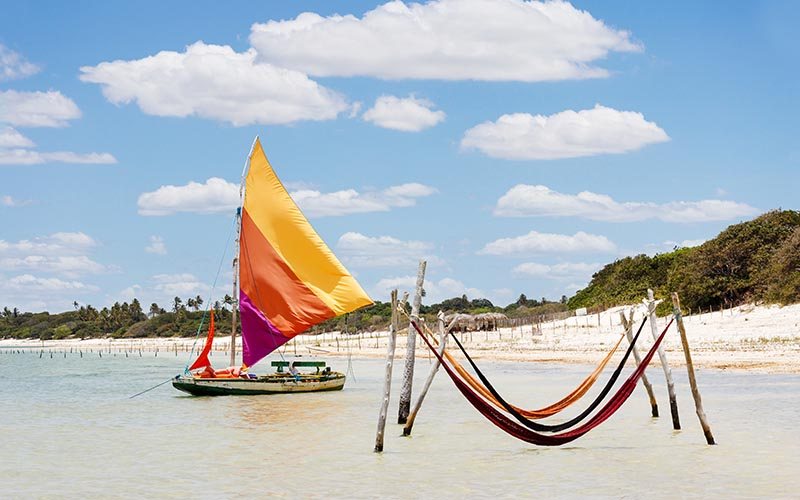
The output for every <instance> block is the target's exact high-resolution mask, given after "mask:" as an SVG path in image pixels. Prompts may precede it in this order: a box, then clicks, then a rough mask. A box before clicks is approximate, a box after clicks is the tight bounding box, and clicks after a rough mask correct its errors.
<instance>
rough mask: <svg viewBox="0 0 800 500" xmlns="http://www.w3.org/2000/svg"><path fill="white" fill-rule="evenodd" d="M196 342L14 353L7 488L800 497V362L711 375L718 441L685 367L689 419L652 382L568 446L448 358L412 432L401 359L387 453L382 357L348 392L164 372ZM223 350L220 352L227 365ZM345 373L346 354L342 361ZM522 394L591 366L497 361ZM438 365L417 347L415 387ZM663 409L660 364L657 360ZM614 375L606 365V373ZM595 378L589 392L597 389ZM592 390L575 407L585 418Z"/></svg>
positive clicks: (681, 380)
mask: <svg viewBox="0 0 800 500" xmlns="http://www.w3.org/2000/svg"><path fill="white" fill-rule="evenodd" d="M183 356H184V353H179V356H178V357H176V356H175V355H174V354H172V353H169V354H166V355H165V354H164V353H163V352H162V353H161V354H160V355H159V356H158V357H155V356H154V354H153V353H152V352H151V353H144V355H143V356H142V357H139V356H138V354H132V355H131V356H129V357H125V356H124V355H123V354H121V353H118V354H117V355H116V356H114V355H112V354H108V353H106V354H105V355H104V357H103V358H100V357H99V355H98V354H97V353H96V352H95V353H94V354H93V355H90V354H88V353H85V354H84V357H83V358H81V357H79V356H78V355H77V354H76V353H71V354H67V357H66V358H64V357H63V354H56V355H54V357H53V358H50V357H49V356H48V355H47V354H45V355H44V356H43V357H41V358H40V357H39V355H38V353H36V354H31V353H29V354H10V353H9V351H0V379H1V380H3V383H2V385H0V401H2V403H1V404H0V409H1V410H2V418H0V436H1V437H0V442H2V447H1V448H0V449H2V454H1V455H0V478H3V479H2V480H0V497H3V498H31V497H48V498H74V497H89V498H98V497H103V498H110V497H111V498H113V497H120V498H129V497H148V498H153V497H158V498H188V497H198V498H233V497H239V496H250V497H252V496H256V497H259V496H275V497H287V498H295V497H298V496H303V497H312V498H314V497H316V498H323V497H324V498H376V497H402V498H431V497H434V496H437V497H441V498H462V497H469V498H489V497H492V498H515V497H528V498H533V497H543V496H548V497H594V498H641V497H645V496H646V497H648V498H754V497H768V498H797V497H798V496H800V474H799V473H798V471H800V437H798V434H797V425H798V421H800V418H798V417H800V376H796V375H763V374H753V373H742V372H724V371H702V372H700V373H699V374H698V378H699V383H700V388H701V391H702V394H703V402H704V406H705V409H706V413H707V414H708V417H709V420H710V422H711V425H712V430H713V432H714V435H715V437H716V439H717V442H718V443H719V445H718V446H707V445H706V444H705V440H704V437H703V434H702V431H701V429H700V427H699V424H698V421H697V418H696V416H695V414H694V405H693V401H692V398H691V393H690V391H689V387H688V385H687V383H686V376H685V372H681V371H680V370H674V373H675V377H676V386H677V391H678V403H679V408H680V412H681V421H682V423H683V427H684V430H683V431H680V432H675V431H673V430H672V426H671V421H670V419H669V417H668V416H667V418H664V417H662V418H660V419H652V418H651V417H650V408H649V403H648V401H647V396H646V394H645V392H644V390H643V389H642V388H641V387H639V388H637V389H636V391H635V392H634V394H633V395H632V397H631V399H630V400H629V401H628V402H627V403H626V405H625V406H624V407H623V408H622V409H621V410H620V411H619V412H618V413H617V414H616V415H614V416H613V417H612V418H611V419H610V420H608V421H607V422H606V423H605V424H603V425H601V426H600V427H598V428H597V429H595V430H593V431H592V432H590V433H589V434H588V435H587V436H585V437H583V438H581V439H579V440H577V441H574V442H573V443H570V444H569V445H567V446H564V447H560V448H542V447H535V446H533V445H529V444H527V443H523V442H520V441H517V440H515V439H513V438H511V437H509V436H507V435H506V434H504V433H503V432H502V431H500V430H499V429H497V428H495V427H494V426H493V425H492V424H490V423H489V422H488V421H486V420H484V419H483V417H482V416H481V415H480V414H478V413H477V412H476V411H475V410H474V409H473V408H472V407H471V406H469V404H468V403H467V402H466V401H465V400H464V399H463V397H462V396H461V395H460V393H458V392H457V391H456V390H455V388H454V386H453V385H452V383H451V382H450V381H449V380H448V379H447V378H446V376H445V374H444V373H443V372H440V373H439V376H438V377H437V380H436V381H435V382H434V385H433V387H432V388H431V391H430V392H429V394H428V399H427V400H426V403H425V405H424V407H423V410H422V412H421V413H420V416H419V418H418V420H417V423H416V426H415V428H414V432H413V437H411V438H403V437H401V427H400V426H397V425H396V424H395V423H394V422H395V421H396V417H397V393H398V390H399V387H400V380H401V378H402V362H398V363H396V364H395V377H394V381H393V389H394V391H393V393H394V394H393V398H392V403H391V406H390V411H389V417H390V418H389V422H388V425H387V432H386V442H385V450H386V451H385V452H384V453H383V454H375V453H373V452H372V448H373V446H374V442H375V429H376V423H377V414H378V408H379V405H380V400H381V392H382V385H383V373H384V362H383V361H380V360H356V359H354V360H353V361H352V367H351V368H352V373H353V374H354V375H355V377H352V376H351V377H350V378H349V379H348V382H347V385H346V386H345V389H344V390H343V391H342V392H333V393H318V394H289V395H273V396H252V397H204V398H198V397H191V396H187V395H183V394H182V393H180V392H178V391H176V390H174V389H173V388H172V387H171V386H170V385H164V386H162V387H160V388H158V389H155V390H153V391H151V392H149V393H147V394H145V395H143V396H140V397H138V398H135V399H128V397H129V396H130V395H132V394H135V393H137V392H139V391H141V390H143V389H146V388H148V387H151V386H153V385H155V384H157V383H159V382H161V381H163V380H166V379H168V378H169V377H170V376H171V375H173V374H175V373H178V372H179V371H181V370H182V368H183V365H184V363H185V361H186V360H185V359H183ZM223 358H224V356H222V355H217V358H216V359H217V362H218V364H219V365H220V366H222V365H223V364H224V359H223ZM332 363H333V366H334V369H338V370H340V371H345V370H346V369H347V368H348V362H347V360H346V359H334V360H332ZM482 366H483V367H485V371H486V373H487V374H488V375H489V376H490V377H491V378H492V380H493V381H495V383H496V386H497V387H498V389H500V390H501V392H503V393H504V394H506V395H507V396H508V399H509V400H511V401H513V402H516V403H520V405H522V406H527V407H541V406H545V405H546V404H549V403H551V402H553V401H555V400H557V399H559V398H560V397H561V396H562V395H563V394H565V393H567V392H569V391H570V390H572V388H573V387H574V386H575V385H576V384H577V383H579V382H580V381H581V380H582V379H583V377H584V376H585V375H586V374H587V373H588V372H589V371H591V369H592V367H591V366H584V365H551V364H534V363H490V362H482ZM428 367H429V362H428V361H427V360H426V359H423V360H419V361H418V364H417V367H416V369H417V381H416V387H417V388H419V386H421V384H422V381H423V380H424V377H425V375H426V374H427V371H428ZM648 373H649V375H650V377H651V380H652V381H653V382H654V384H655V385H656V389H657V397H658V398H659V405H660V408H661V412H662V415H666V414H668V413H669V407H668V402H667V396H666V389H665V387H664V383H663V375H662V374H661V371H660V370H658V369H651V370H648ZM603 380H604V379H601V381H603ZM595 393H596V391H592V392H591V393H590V394H589V395H588V396H587V397H592V396H593V395H594V394H595ZM580 410H581V407H580V403H579V404H578V406H577V407H576V408H575V409H574V410H573V409H570V410H568V411H567V412H565V417H570V416H573V415H575V414H577V413H578V412H579V411H580Z"/></svg>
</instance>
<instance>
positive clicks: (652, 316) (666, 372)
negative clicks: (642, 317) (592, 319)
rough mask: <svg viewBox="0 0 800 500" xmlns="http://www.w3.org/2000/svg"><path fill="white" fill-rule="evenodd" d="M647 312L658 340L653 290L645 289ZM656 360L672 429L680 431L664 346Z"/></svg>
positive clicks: (679, 421) (659, 349)
mask: <svg viewBox="0 0 800 500" xmlns="http://www.w3.org/2000/svg"><path fill="white" fill-rule="evenodd" d="M646 304H647V312H648V314H649V315H650V319H649V321H650V332H651V333H652V334H653V340H656V339H658V325H656V300H655V297H654V295H653V290H651V289H649V288H648V289H647V301H646ZM658 359H659V360H660V361H661V367H662V368H663V369H664V376H665V377H666V379H667V392H668V393H669V410H670V413H672V428H673V429H675V430H676V431H677V430H680V428H681V419H680V417H679V416H678V400H677V398H676V397H675V382H673V380H672V370H670V368H669V363H667V353H666V352H665V351H664V344H661V345H659V346H658Z"/></svg>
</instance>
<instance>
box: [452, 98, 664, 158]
mask: <svg viewBox="0 0 800 500" xmlns="http://www.w3.org/2000/svg"><path fill="white" fill-rule="evenodd" d="M666 141H669V136H668V135H667V133H666V132H664V131H663V130H662V129H661V128H660V127H659V126H658V125H656V124H655V123H654V122H648V121H647V120H645V119H644V116H643V115H642V114H641V113H636V112H633V111H617V110H616V109H613V108H607V107H605V106H601V105H599V104H598V105H596V106H595V107H594V108H593V109H585V110H582V111H572V110H566V111H562V112H560V113H556V114H554V115H550V116H542V115H536V116H533V115H531V114H528V113H514V114H510V115H503V116H501V117H500V118H498V119H497V121H494V122H492V121H488V122H484V123H481V124H480V125H477V126H475V127H472V128H471V129H469V130H467V131H466V132H465V133H464V137H463V138H462V139H461V147H462V148H463V149H466V150H470V149H477V150H479V151H481V152H482V153H484V154H485V155H487V156H491V157H492V158H502V159H506V160H552V159H558V158H577V157H581V156H595V155H601V154H611V153H626V152H628V151H634V150H637V149H640V148H642V147H644V146H647V145H648V144H656V143H659V142H666Z"/></svg>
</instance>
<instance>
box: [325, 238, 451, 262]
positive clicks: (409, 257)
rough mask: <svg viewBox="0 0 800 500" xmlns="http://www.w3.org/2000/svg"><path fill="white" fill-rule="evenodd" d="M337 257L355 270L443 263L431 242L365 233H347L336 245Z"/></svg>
mask: <svg viewBox="0 0 800 500" xmlns="http://www.w3.org/2000/svg"><path fill="white" fill-rule="evenodd" d="M336 249H337V252H336V253H337V255H339V256H340V257H342V260H344V262H345V263H346V264H347V265H350V266H354V267H395V268H397V267H406V268H414V267H416V266H417V264H418V263H419V261H420V259H425V260H427V261H428V263H429V264H433V263H436V264H442V263H443V261H442V260H441V259H439V258H438V257H436V256H434V255H432V252H433V249H434V246H433V244H431V243H427V242H424V241H414V240H408V241H404V240H400V239H398V238H394V237H392V236H375V237H371V236H365V235H363V234H361V233H355V232H348V233H345V234H343V235H342V236H341V237H340V238H339V241H338V242H337V243H336Z"/></svg>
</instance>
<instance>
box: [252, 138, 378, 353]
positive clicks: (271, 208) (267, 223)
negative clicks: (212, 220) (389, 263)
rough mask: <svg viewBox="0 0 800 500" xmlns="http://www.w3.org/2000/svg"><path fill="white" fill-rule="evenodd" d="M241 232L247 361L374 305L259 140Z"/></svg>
mask: <svg viewBox="0 0 800 500" xmlns="http://www.w3.org/2000/svg"><path fill="white" fill-rule="evenodd" d="M244 188H245V189H244V201H243V206H242V211H241V229H240V236H239V276H238V278H239V313H240V316H241V323H242V344H243V346H242V351H243V362H244V364H245V365H247V366H252V365H253V364H255V363H256V362H258V361H259V360H260V359H262V358H263V357H264V356H266V355H268V354H269V353H271V352H272V351H274V350H275V349H277V348H278V347H280V346H281V345H283V344H285V343H286V342H288V341H289V340H291V339H292V338H293V337H294V336H295V335H298V334H300V333H302V332H304V331H306V330H308V329H309V328H311V327H312V326H314V325H316V324H318V323H321V322H323V321H325V320H326V319H330V318H333V317H336V316H339V315H341V314H345V313H348V312H350V311H353V310H355V309H358V308H360V307H363V306H366V305H370V304H372V300H371V299H370V298H369V296H368V295H367V294H366V293H365V292H364V290H363V289H362V288H361V286H360V285H359V284H358V282H357V281H356V280H355V278H353V276H352V275H351V274H350V273H349V272H348V271H347V269H345V268H344V266H343V265H342V264H341V263H340V262H339V260H338V259H337V258H336V256H335V255H334V254H333V252H332V251H331V250H330V248H328V246H327V245H326V244H325V242H324V241H322V238H320V237H319V235H318V234H317V232H316V231H315V230H314V228H313V227H311V224H310V223H309V222H308V220H307V219H306V218H305V216H304V215H303V213H302V212H301V211H300V209H299V208H298V207H297V205H296V204H295V202H294V200H292V198H291V197H290V196H289V193H288V192H287V191H286V189H285V188H284V187H283V184H282V183H281V181H280V180H279V179H278V177H277V176H276V175H275V172H274V171H273V170H272V166H271V165H270V163H269V161H268V160H267V157H266V155H265V154H264V150H263V149H262V147H261V143H260V141H259V140H258V139H256V141H255V143H254V145H253V151H252V154H251V155H250V158H249V167H248V170H247V175H246V177H245V179H244Z"/></svg>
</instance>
